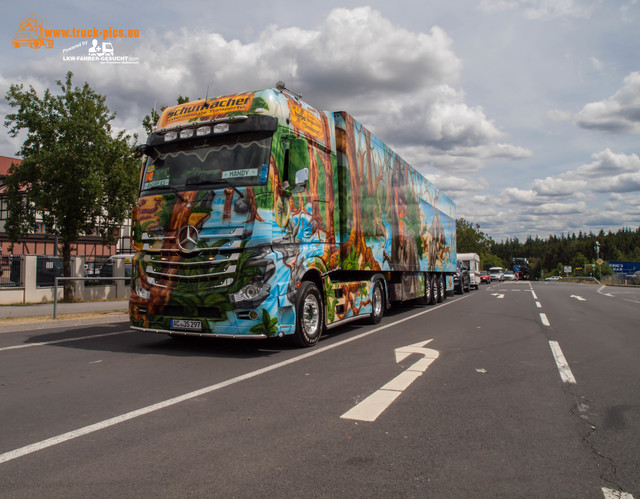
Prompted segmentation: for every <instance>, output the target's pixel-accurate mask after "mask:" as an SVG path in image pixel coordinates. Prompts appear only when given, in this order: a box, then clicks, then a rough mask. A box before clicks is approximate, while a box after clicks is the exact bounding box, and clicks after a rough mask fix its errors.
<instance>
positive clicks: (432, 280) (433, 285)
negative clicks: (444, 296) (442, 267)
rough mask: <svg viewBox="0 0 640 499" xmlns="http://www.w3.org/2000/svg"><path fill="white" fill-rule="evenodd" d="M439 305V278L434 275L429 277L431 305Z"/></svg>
mask: <svg viewBox="0 0 640 499" xmlns="http://www.w3.org/2000/svg"><path fill="white" fill-rule="evenodd" d="M436 303H438V278H437V277H436V276H434V275H430V276H429V303H428V304H429V305H435V304H436Z"/></svg>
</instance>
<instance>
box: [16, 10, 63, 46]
mask: <svg viewBox="0 0 640 499" xmlns="http://www.w3.org/2000/svg"><path fill="white" fill-rule="evenodd" d="M48 36H50V35H49V34H48V33H45V30H44V27H43V26H42V19H39V18H38V16H36V15H35V14H29V15H28V16H27V17H23V18H22V20H21V21H20V27H19V28H18V31H16V34H15V35H13V42H12V45H13V46H14V47H16V48H18V47H23V46H25V45H26V46H27V47H31V48H32V49H39V48H40V47H46V48H48V49H52V48H53V43H54V42H53V40H51V39H50V38H48Z"/></svg>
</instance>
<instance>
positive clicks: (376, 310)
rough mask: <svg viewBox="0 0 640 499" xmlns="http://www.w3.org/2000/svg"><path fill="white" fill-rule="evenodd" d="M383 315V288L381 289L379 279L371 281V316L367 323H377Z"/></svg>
mask: <svg viewBox="0 0 640 499" xmlns="http://www.w3.org/2000/svg"><path fill="white" fill-rule="evenodd" d="M383 315H384V289H382V283H381V281H375V282H374V283H373V289H372V290H371V316H370V317H369V323H371V324H378V323H379V322H380V321H381V320H382V316H383Z"/></svg>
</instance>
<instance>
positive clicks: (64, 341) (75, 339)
mask: <svg viewBox="0 0 640 499" xmlns="http://www.w3.org/2000/svg"><path fill="white" fill-rule="evenodd" d="M130 332H131V331H130V330H129V329H127V330H125V331H116V332H115V333H104V334H96V335H93V336H79V337H77V338H65V339H63V340H53V341H42V342H38V343H22V344H21V345H12V346H10V347H2V348H0V352H4V351H5V350H20V349H21V348H30V347H44V346H47V345H57V344H58V343H69V342H71V341H82V340H90V339H93V338H104V337H105V336H113V335H114V334H124V333H130Z"/></svg>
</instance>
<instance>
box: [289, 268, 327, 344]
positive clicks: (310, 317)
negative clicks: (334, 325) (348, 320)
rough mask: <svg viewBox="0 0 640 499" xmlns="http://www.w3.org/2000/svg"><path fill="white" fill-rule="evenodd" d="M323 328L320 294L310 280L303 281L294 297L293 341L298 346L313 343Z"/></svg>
mask: <svg viewBox="0 0 640 499" xmlns="http://www.w3.org/2000/svg"><path fill="white" fill-rule="evenodd" d="M323 329H324V308H323V305H322V294H321V293H320V290H319V289H318V286H316V285H315V284H314V283H313V282H311V281H304V282H303V283H302V284H301V286H300V288H299V289H298V297H297V299H296V332H295V333H294V334H293V341H294V343H295V344H296V345H298V346H300V347H312V346H313V345H315V344H316V343H317V342H318V340H319V339H320V336H321V335H322V331H323Z"/></svg>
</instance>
